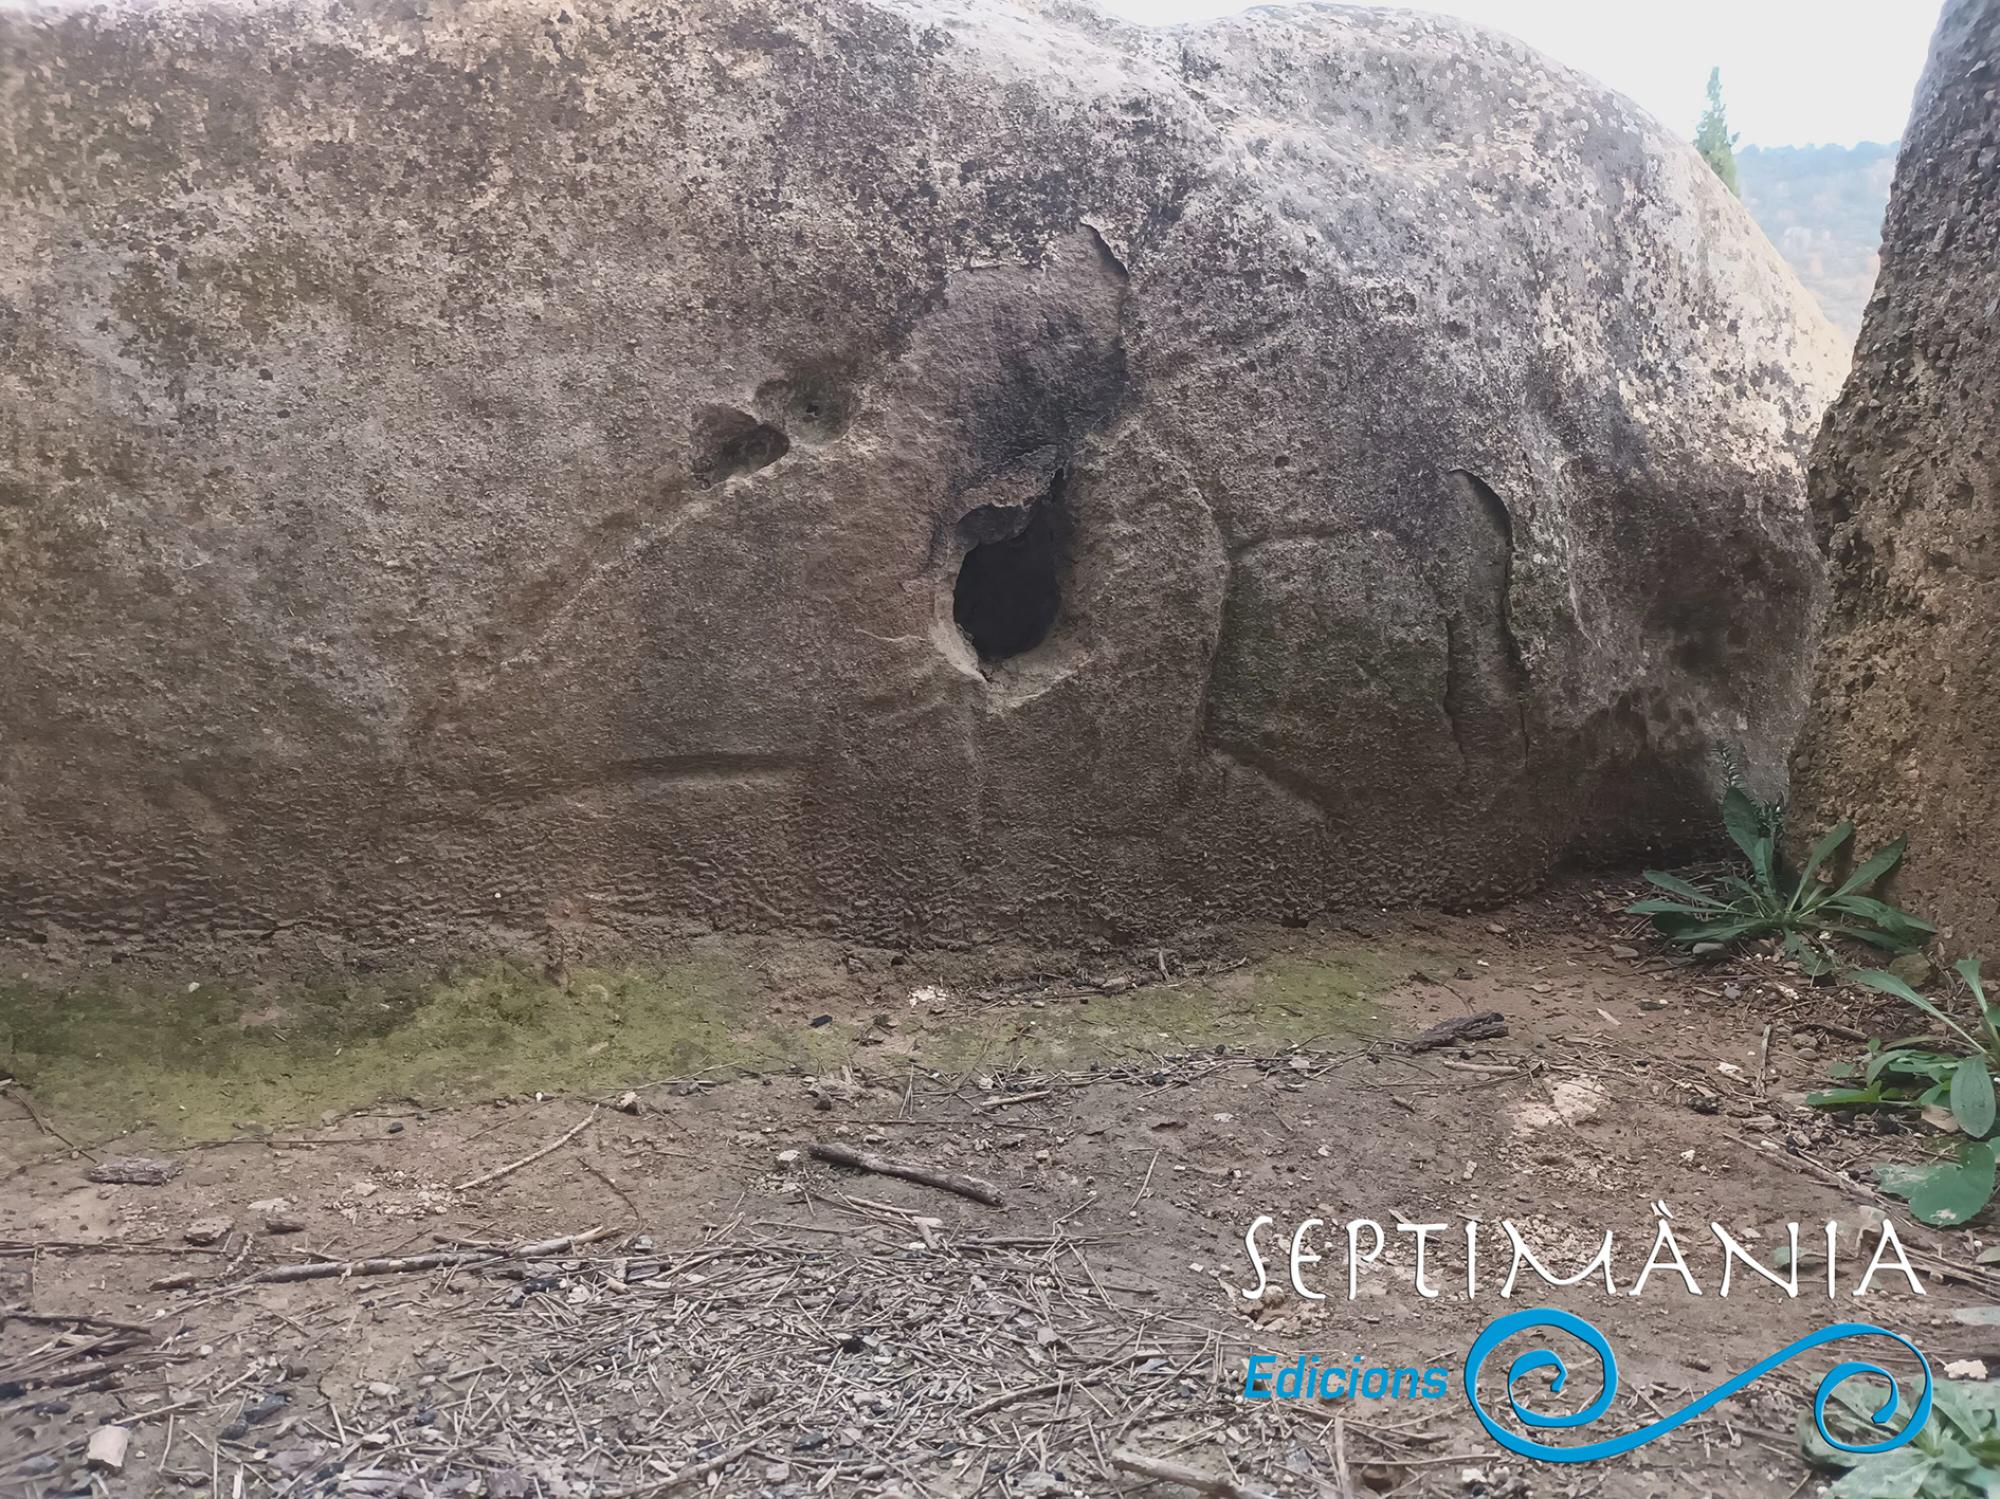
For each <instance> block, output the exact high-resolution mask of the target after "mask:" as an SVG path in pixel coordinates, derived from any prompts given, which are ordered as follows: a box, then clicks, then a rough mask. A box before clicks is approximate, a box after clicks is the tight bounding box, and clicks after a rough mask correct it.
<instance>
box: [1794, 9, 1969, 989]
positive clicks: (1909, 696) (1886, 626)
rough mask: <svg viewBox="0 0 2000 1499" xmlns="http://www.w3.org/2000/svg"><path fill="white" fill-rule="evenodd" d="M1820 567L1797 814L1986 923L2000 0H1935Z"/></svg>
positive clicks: (1818, 456) (1922, 898)
mask: <svg viewBox="0 0 2000 1499" xmlns="http://www.w3.org/2000/svg"><path fill="white" fill-rule="evenodd" d="M1811 493H1812V503H1813V512H1814V518H1815V521H1816V522H1817V524H1818V525H1819V527H1820V530H1821V533H1822V536H1823V538H1824V542H1825V546H1826V551H1827V556H1828V559H1829V564H1830V571H1831V581H1832V589H1831V599H1830V604H1829V609H1828V615H1827V624H1826V641H1825V644H1824V646H1823V647H1822V649H1821V652H1820V656H1819V664H1818V670H1817V677H1816V681H1815V684H1814V694H1813V703H1812V711H1811V714H1810V716H1809V717H1808V719H1807V722H1806V727H1805V731H1804V733H1803V734H1802V735H1801V738H1800V741H1799V749H1798V754H1797V757H1796V760H1795V762H1794V767H1793V771H1794V777H1795V782H1796V788H1797V791H1796V801H1797V804H1798V809H1799V813H1800V816H1799V817H1797V818H1795V819H1794V821H1795V823H1796V824H1797V825H1799V826H1805V825H1807V824H1808V823H1809V824H1810V825H1812V826H1815V827H1816V826H1819V825H1822V824H1828V823H1832V822H1835V821H1838V820H1839V819H1840V818H1842V817H1852V818H1854V819H1855V820H1856V822H1858V823H1859V824H1860V826H1861V828H1862V831H1863V834H1864V835H1866V836H1872V837H1873V838H1874V839H1875V841H1878V842H1880V841H1886V840H1887V839H1888V838H1890V837H1891V836H1893V835H1896V834H1903V833H1906V834H1908V835H1909V838H1910V855H1909V858H1908V861H1907V863H1906V865H1905V868H1904V871H1903V873H1902V874H1901V875H1899V876H1898V879H1897V890H1898V896H1899V899H1900V901H1901V902H1902V903H1903V904H1905V905H1908V906H1910V907H1911V908H1912V909H1915V910H1919V911H1923V912H1926V913H1927V914H1929V915H1931V916H1932V917H1933V918H1935V919H1937V920H1939V921H1940V922H1941V923H1942V924H1943V925H1944V926H1946V927H1948V928H1950V931H1949V932H1948V934H1947V939H1946V940H1947V945H1948V946H1949V947H1951V948H1953V949H1954V951H1957V952H1965V951H1978V950H1980V949H1981V948H1984V950H1985V951H1986V952H1988V953H1991V952H1992V951H1993V950H1994V946H1993V945H1994V944H1995V943H1996V942H2000V861H1996V858H1995V854H1996V851H2000V843H1996V839H1995V834H1994V829H1995V827H1996V826H2000V697H1996V695H1995V681H1996V673H2000V0H1952V3H1950V4H1948V5H1946V6H1945V9H1944V16H1943V18H1942V20H1941V21H1940V22H1939V25H1938V31H1937V35H1936V37H1935V38H1934V39H1933V41H1932V43H1931V54H1930V60H1929V62H1928V64H1927V65H1926V68H1925V72H1924V77H1923V81H1922V83H1921V84H1920V85H1919V86H1918V89H1917V101H1916V107H1915V111H1914V113H1913V115H1912V117H1911V120H1910V128H1909V131H1908V133H1907V134H1906V135H1905V136H1904V137H1903V147H1902V154H1901V156H1900V157H1899V159H1898V161H1897V164H1896V182H1895V187H1894V189H1893V191H1892V193H1891V195H1890V199H1889V212H1888V218H1887V220H1886V223H1885V225H1884V230H1883V242H1882V273H1881V277H1880V279H1879V280H1877V282H1876V283H1875V293H1874V297H1873V299H1872V300H1871V301H1870V302H1869V304H1868V312H1867V316H1866V317H1865V319H1864V320H1863V322H1862V328H1861V341H1860V344H1859V346H1858V348H1857V349H1856V351H1855V363H1854V370H1853V373H1852V374H1851V375H1850V376H1849V378H1848V381H1847V385H1846V388H1845V389H1844V390H1843V391H1842V392H1841V396H1840V399H1839V401H1838V402H1837V403H1836V404H1835V406H1834V409H1833V411H1832V412H1831V413H1830V414H1829V416H1828V418H1827V422H1826V428H1825V430H1824V432H1823V433H1822V434H1821V436H1820V439H1819V443H1818V445H1817V447H1816V448H1815V449H1814V452H1813V458H1812V473H1811Z"/></svg>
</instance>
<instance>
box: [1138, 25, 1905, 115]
mask: <svg viewBox="0 0 2000 1499" xmlns="http://www.w3.org/2000/svg"><path fill="white" fill-rule="evenodd" d="M1103 3H1104V4H1105V5H1106V6H1107V7H1108V8H1109V9H1110V10H1113V11H1115V12H1117V13H1118V14H1119V15H1121V16H1124V17H1126V18H1127V19H1128V20H1133V21H1138V22H1140V23H1142V24H1144V25H1149V26H1171V25H1176V24H1178V23H1180V22H1182V21H1199V20H1206V19H1208V18H1210V17H1212V16H1221V15H1228V14H1230V13H1231V12H1233V11H1238V10H1244V9H1248V7H1247V6H1245V5H1242V4H1232V3H1230V0H1103ZM1406 8H1407V9H1413V10H1430V11H1441V12H1444V13H1445V14H1447V15H1454V16H1461V17H1463V18H1464V19H1466V20H1468V21H1477V22H1480V23H1481V24H1483V25H1487V26H1493V27H1497V28H1499V29H1500V30H1502V31H1510V32H1512V33H1513V34H1514V35H1515V36H1517V37H1519V38H1520V39H1521V40H1522V41H1524V42H1527V43H1529V44H1530V45H1531V46H1534V47H1537V48H1539V49H1540V50H1542V51H1543V52H1546V53H1548V54H1549V55H1550V56H1551V57H1554V58H1556V59H1558V60H1559V61H1562V62H1565V63H1567V64H1569V66H1571V67H1573V68H1576V69H1579V70H1580V71H1582V72H1585V73H1589V74H1591V75H1592V76H1594V77H1596V78H1598V79H1599V80H1601V81H1602V82H1604V83H1607V84H1609V85H1610V86H1611V87H1612V88H1614V89H1617V90H1618V91H1619V92H1620V93H1622V94H1625V95H1627V96H1628V97H1630V98H1632V99H1635V100H1637V101H1638V102H1639V103H1640V104H1641V105H1643V106H1644V107H1645V108H1646V109H1648V110H1649V111H1651V112H1652V113H1653V114H1654V115H1657V116H1658V117H1659V119H1660V120H1661V122H1662V123H1664V124H1666V125H1667V126H1669V127H1671V128H1672V129H1673V130H1675V131H1676V132H1678V133H1679V134H1681V135H1692V134H1693V133H1694V126H1695V121H1696V120H1697V119H1698V118H1699V117H1700V115H1701V109H1702V102H1703V100H1702V90H1703V89H1704V88H1705V87H1706V85H1707V83H1708V70H1709V69H1710V68H1711V67H1714V66H1718V65H1719V66H1720V67H1721V69H1722V89H1723V102H1724V103H1725V104H1726V105H1727V106H1728V110H1729V125H1730V128H1731V129H1732V130H1735V131H1738V132H1740V133H1741V135H1742V137H1743V139H1742V144H1744V145H1760V146H1783V145H1806V144H1810V143H1819V144H1828V143H1831V144H1838V145H1852V144H1853V143H1854V142H1856V141H1864V140H1874V141H1886V140H1893V139H1894V138H1895V137H1896V136H1898V135H1900V134H1901V133H1902V129H1903V121H1904V120H1905V119H1906V118H1907V117H1908V115H1909V112H1910V95H1911V94H1912V92H1914V90H1915V89H1916V86H1917V75H1918V74H1919V73H1921V72H1922V71H1923V65H1924V54H1925V52H1926V50H1927V49H1928V47H1929V45H1930V37H1931V31H1932V29H1933V28H1934V27H1935V26H1936V25H1937V19H1938V13H1939V11H1940V9H1941V8H1942V7H1941V5H1940V4H1938V3H1937V0H1435V3H1432V4H1416V5H1410V6H1407V7H1406Z"/></svg>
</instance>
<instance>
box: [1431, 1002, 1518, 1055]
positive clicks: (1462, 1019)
mask: <svg viewBox="0 0 2000 1499" xmlns="http://www.w3.org/2000/svg"><path fill="white" fill-rule="evenodd" d="M1506 1034H1507V1017H1506V1016H1504V1015H1502V1014H1501V1013H1500V1012H1499V1011H1498V1010H1486V1011H1483V1012H1482V1013H1480V1014H1477V1015H1460V1016H1457V1017H1456V1018H1454V1019H1451V1020H1440V1021H1439V1022H1438V1023H1437V1024H1436V1025H1434V1026H1432V1027H1431V1028H1430V1029H1429V1030H1427V1031H1425V1032H1424V1033H1423V1034H1422V1035H1420V1036H1418V1037H1416V1038H1415V1039H1413V1040H1411V1041H1410V1042H1409V1043H1408V1046H1407V1049H1408V1050H1410V1051H1437V1050H1439V1049H1440V1048H1442V1047H1446V1046H1463V1045H1464V1044H1465V1043H1466V1042H1468V1041H1497V1040H1499V1039H1500V1038H1501V1037H1502V1036H1504V1035H1506Z"/></svg>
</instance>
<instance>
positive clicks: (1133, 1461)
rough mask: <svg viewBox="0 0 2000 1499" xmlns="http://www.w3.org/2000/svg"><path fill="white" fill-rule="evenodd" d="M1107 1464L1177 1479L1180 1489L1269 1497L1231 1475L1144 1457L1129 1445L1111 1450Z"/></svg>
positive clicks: (1226, 1496)
mask: <svg viewBox="0 0 2000 1499" xmlns="http://www.w3.org/2000/svg"><path fill="white" fill-rule="evenodd" d="M1111 1464H1112V1466H1113V1467H1115V1468H1122V1469H1123V1470H1124V1471H1125V1472H1127V1473H1137V1474H1138V1475H1139V1476H1140V1477H1141V1478H1150V1479H1152V1480H1153V1481H1154V1482H1155V1483H1177V1484H1179V1485H1180V1486H1181V1487H1182V1488H1184V1489H1193V1490H1194V1491H1195V1492H1196V1493H1197V1494H1211V1495H1214V1496H1215V1499H1269V1496H1268V1495H1267V1494H1265V1493H1263V1492H1262V1491H1261V1490H1259V1489H1246V1488H1245V1487H1244V1486H1243V1485H1242V1484H1240V1483H1238V1482H1237V1481H1236V1480H1235V1479H1233V1478H1218V1477H1216V1476H1215V1475H1214V1474H1212V1473H1204V1472H1202V1471H1201V1469H1199V1468H1190V1467H1189V1466H1187V1464H1185V1463H1170V1462H1168V1461H1167V1460H1166V1459H1165V1458H1163V1457H1148V1456H1146V1454H1145V1453H1143V1452H1134V1451H1133V1450H1132V1449H1131V1448H1129V1447H1120V1448H1118V1449H1117V1450H1115V1451H1114V1452H1113V1453H1112V1454H1111Z"/></svg>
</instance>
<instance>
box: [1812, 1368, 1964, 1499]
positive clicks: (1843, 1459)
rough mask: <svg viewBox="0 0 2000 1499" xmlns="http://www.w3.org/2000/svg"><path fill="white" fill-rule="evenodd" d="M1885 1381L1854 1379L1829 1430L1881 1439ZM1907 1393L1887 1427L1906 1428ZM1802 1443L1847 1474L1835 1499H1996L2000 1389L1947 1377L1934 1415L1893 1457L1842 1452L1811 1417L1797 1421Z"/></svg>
mask: <svg viewBox="0 0 2000 1499" xmlns="http://www.w3.org/2000/svg"><path fill="white" fill-rule="evenodd" d="M1888 1393H1889V1392H1888V1387H1887V1386H1886V1385H1884V1384H1883V1383H1882V1382H1881V1381H1880V1380H1864V1379H1850V1380H1847V1381H1844V1382H1843V1383H1842V1384H1840V1385H1838V1386H1836V1387H1835V1389H1834V1392H1833V1398H1832V1399H1830V1400H1828V1401H1827V1403H1826V1418H1827V1426H1828V1427H1829V1428H1830V1429H1831V1430H1832V1431H1833V1432H1834V1434H1835V1435H1836V1436H1838V1437H1839V1438H1840V1439H1841V1440H1842V1441H1844V1442H1855V1443H1863V1442H1872V1441H1880V1440H1882V1438H1883V1430H1882V1427H1881V1425H1879V1424H1877V1423H1876V1421H1875V1419H1874V1418H1875V1415H1876V1414H1877V1412H1878V1411H1879V1409H1880V1408H1881V1406H1882V1405H1883V1404H1884V1403H1885V1401H1886V1400H1887V1398H1888ZM1900 1393H1902V1399H1901V1400H1900V1402H1899V1408H1898V1409H1897V1411H1896V1413H1895V1416H1894V1417H1893V1419H1891V1420H1890V1421H1889V1422H1888V1423H1887V1425H1888V1426H1889V1428H1890V1429H1891V1430H1900V1429H1901V1428H1902V1424H1903V1422H1904V1421H1906V1420H1907V1419H1908V1418H1909V1413H1910V1411H1911V1410H1912V1409H1913V1408H1914V1404H1915V1402H1914V1401H1913V1400H1911V1399H1910V1398H1909V1394H1908V1393H1907V1392H1900ZM1799 1438H1800V1444H1801V1445H1802V1446H1803V1447H1804V1449H1805V1455H1806V1458H1807V1459H1808V1460H1809V1461H1810V1462H1811V1463H1813V1465H1814V1466H1816V1467H1820V1468H1839V1469H1845V1470H1846V1471H1845V1472H1843V1473H1842V1474H1841V1476H1840V1478H1839V1479H1838V1480H1837V1481H1836V1482H1835V1483H1834V1485H1833V1487H1832V1488H1831V1489H1830V1490H1829V1491H1828V1492H1829V1494H1830V1496H1831V1499H1994V1495H1996V1494H2000V1386H1995V1385H1991V1384H1987V1383H1984V1382H1983V1381H1982V1382H1980V1383H1973V1382H1970V1381H1960V1380H1952V1379H1941V1380H1939V1381H1937V1382H1936V1383H1935V1384H1933V1385H1932V1386H1931V1416H1930V1419H1929V1420H1928V1421H1926V1422H1925V1423H1924V1425H1923V1429H1922V1430H1921V1431H1919V1432H1918V1433H1917V1434H1916V1436H1914V1437H1913V1438H1911V1440H1910V1441H1909V1443H1908V1444H1907V1445H1906V1446H1902V1447H1898V1448H1896V1449H1895V1450H1894V1451H1893V1452H1874V1453H1865V1454H1864V1453H1857V1452H1842V1451H1841V1450H1840V1449H1839V1448H1838V1447H1835V1446H1832V1445H1831V1444H1829V1443H1828V1442H1826V1441H1824V1440H1823V1439H1822V1438H1821V1437H1820V1434H1819V1432H1818V1431H1817V1430H1816V1429H1815V1428H1814V1426H1813V1423H1812V1418H1811V1417H1810V1416H1809V1415H1806V1414H1804V1413H1801V1414H1800V1416H1799Z"/></svg>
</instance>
